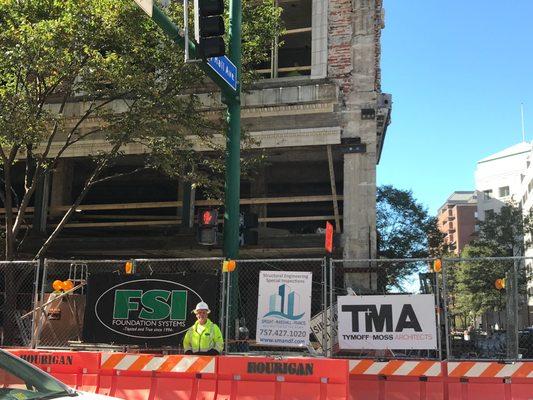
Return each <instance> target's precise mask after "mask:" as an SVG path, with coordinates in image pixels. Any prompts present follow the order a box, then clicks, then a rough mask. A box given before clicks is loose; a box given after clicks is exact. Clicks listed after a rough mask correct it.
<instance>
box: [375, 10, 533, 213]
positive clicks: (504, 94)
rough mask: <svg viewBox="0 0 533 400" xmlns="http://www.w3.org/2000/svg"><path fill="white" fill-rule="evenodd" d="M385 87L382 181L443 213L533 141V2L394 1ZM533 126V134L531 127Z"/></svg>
mask: <svg viewBox="0 0 533 400" xmlns="http://www.w3.org/2000/svg"><path fill="white" fill-rule="evenodd" d="M384 7H385V18H386V27H385V29H384V30H383V32H382V90H383V92H386V93H391V94H392V96H393V109H392V123H391V125H389V128H388V131H387V137H386V140H385V146H384V149H383V153H382V157H381V162H380V164H379V166H378V171H377V180H378V184H380V185H381V184H392V185H393V186H395V187H398V188H401V189H411V190H412V191H413V194H414V196H415V198H417V199H418V200H419V201H420V202H421V203H422V204H424V205H425V206H426V207H427V208H428V209H429V211H430V212H431V213H432V214H435V213H436V211H437V209H438V207H440V206H441V205H442V204H443V203H444V202H445V201H446V199H447V198H448V196H449V195H450V194H451V193H452V192H453V191H455V190H473V188H474V171H475V167H476V162H477V160H479V159H481V158H484V157H486V156H488V155H490V154H492V153H495V152H497V151H500V150H502V149H504V148H505V147H508V146H511V145H513V144H516V143H519V142H521V141H522V128H521V117H520V104H521V103H523V104H524V113H525V130H526V140H528V141H531V140H532V139H533V23H532V22H531V21H532V20H531V19H532V18H533V0H508V1H505V2H501V1H495V0H484V1H482V0H467V1H465V0H448V1H436V0H385V1H384ZM530 128H531V129H530Z"/></svg>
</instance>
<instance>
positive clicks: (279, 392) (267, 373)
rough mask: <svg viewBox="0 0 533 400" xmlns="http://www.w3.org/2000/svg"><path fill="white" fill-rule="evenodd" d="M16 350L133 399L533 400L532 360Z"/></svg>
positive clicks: (62, 374)
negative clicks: (355, 358)
mask: <svg viewBox="0 0 533 400" xmlns="http://www.w3.org/2000/svg"><path fill="white" fill-rule="evenodd" d="M10 351H11V352H12V353H13V354H16V355H18V356H20V357H22V358H24V359H26V360H27V361H29V362H31V363H33V364H35V365H36V366H38V367H40V368H42V369H43V370H45V371H47V372H49V373H50V374H52V375H53V376H55V377H56V378H58V379H60V380H61V381H63V382H65V383H66V384H68V385H69V386H71V387H74V388H76V389H79V390H83V391H87V392H92V393H100V394H105V395H110V396H115V397H118V398H121V399H125V400H167V399H173V400H174V399H178V400H185V399H187V400H189V399H203V400H250V399H260V400H278V399H291V400H308V399H311V400H348V399H350V400H361V399H365V400H374V399H375V400H396V399H397V400H400V399H401V400H409V399H416V400H425V399H426V400H481V399H483V400H492V399H494V400H496V399H498V400H500V399H501V400H530V399H532V398H533V362H525V361H524V362H515V363H499V362H476V361H461V362H446V361H444V362H440V361H427V360H420V361H416V360H409V361H407V360H406V361H404V360H390V361H383V362H381V361H375V360H367V359H365V360H342V359H326V358H304V357H294V358H292V357H288V358H287V357H285V358H276V357H274V358H273V357H251V356H250V357H242V356H220V357H211V356H189V355H166V356H160V355H152V354H126V353H98V352H78V351H72V352H68V351H57V352H56V351H41V350H28V349H16V350H10ZM3 383H4V384H6V382H3ZM15 383H16V382H15Z"/></svg>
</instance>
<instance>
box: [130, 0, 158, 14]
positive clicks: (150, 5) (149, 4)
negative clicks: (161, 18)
mask: <svg viewBox="0 0 533 400" xmlns="http://www.w3.org/2000/svg"><path fill="white" fill-rule="evenodd" d="M134 1H135V3H137V4H138V5H139V7H141V8H142V9H143V11H144V12H145V13H146V14H148V15H149V16H150V17H151V16H152V13H153V10H154V0H134Z"/></svg>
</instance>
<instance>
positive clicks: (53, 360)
mask: <svg viewBox="0 0 533 400" xmlns="http://www.w3.org/2000/svg"><path fill="white" fill-rule="evenodd" d="M9 351H10V352H11V353H12V354H14V355H17V356H19V357H21V358H22V359H24V360H26V361H28V362H30V363H32V364H34V365H35V366H37V367H39V368H41V369H43V370H44V371H46V372H48V373H49V374H50V375H52V376H54V377H55V378H57V379H59V380H60V381H61V382H63V383H65V384H66V385H68V386H70V387H73V388H80V386H81V385H82V381H83V371H84V369H87V368H91V369H98V368H99V367H100V354H99V353H96V352H85V351H79V352H78V351H43V350H30V349H14V350H9Z"/></svg>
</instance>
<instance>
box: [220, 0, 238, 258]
mask: <svg viewBox="0 0 533 400" xmlns="http://www.w3.org/2000/svg"><path fill="white" fill-rule="evenodd" d="M229 7H230V22H229V25H230V26H229V28H230V29H229V58H230V60H231V61H232V62H233V64H235V66H236V67H237V76H238V77H240V76H241V69H242V59H241V24H242V1H241V0H230V5H229ZM227 106H228V135H227V137H226V185H225V202H224V206H225V211H224V256H225V257H226V258H230V259H235V258H237V257H238V255H239V213H240V210H239V209H240V197H241V187H240V186H241V164H240V162H241V147H240V145H241V84H240V82H239V83H238V85H237V90H236V92H235V95H234V96H231V97H229V98H227Z"/></svg>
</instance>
